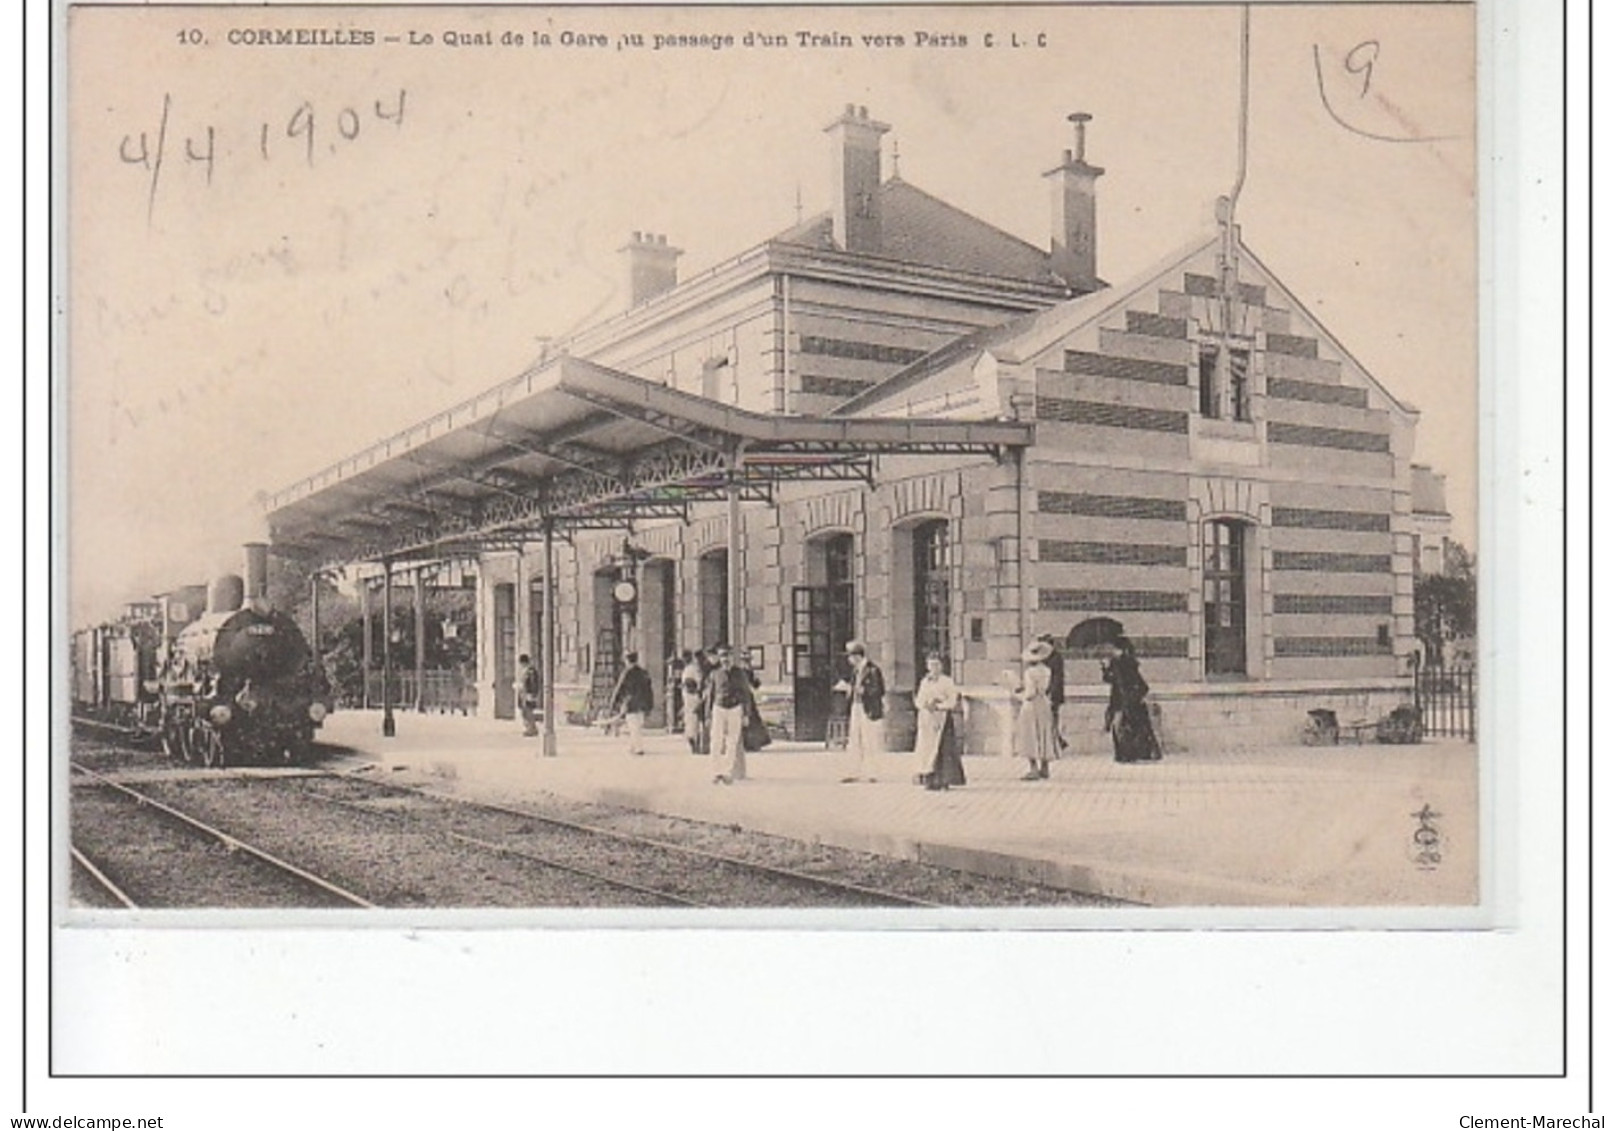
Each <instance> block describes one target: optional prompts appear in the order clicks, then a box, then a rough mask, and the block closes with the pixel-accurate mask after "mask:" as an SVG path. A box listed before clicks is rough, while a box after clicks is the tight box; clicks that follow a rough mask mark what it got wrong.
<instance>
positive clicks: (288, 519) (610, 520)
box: [267, 357, 1033, 569]
mask: <svg viewBox="0 0 1615 1131" xmlns="http://www.w3.org/2000/svg"><path fill="white" fill-rule="evenodd" d="M1032 428H1033V426H1032V425H1031V424H1030V423H1019V422H1006V421H971V420H924V419H909V418H857V417H853V418H822V417H792V416H771V415H765V414H763V413H756V412H750V411H747V410H745V409H740V408H736V407H734V406H732V405H723V404H718V403H715V402H713V401H711V400H709V399H707V398H705V397H698V396H695V395H693V394H690V393H683V392H680V391H678V390H676V389H671V388H668V387H666V386H663V385H657V384H653V383H651V382H649V381H645V380H643V379H641V378H638V377H634V376H632V375H630V374H627V373H621V372H618V371H616V370H612V369H608V368H605V367H604V366H600V365H595V364H593V363H590V362H586V361H581V360H579V359H576V358H569V357H566V358H558V359H555V360H554V361H552V362H550V363H549V364H547V365H546V366H544V367H543V368H541V369H538V370H535V371H532V372H530V373H525V374H523V375H522V376H520V377H518V378H516V379H515V380H513V381H509V382H506V383H505V384H503V385H500V386H498V387H497V388H495V389H492V390H490V391H489V392H487V393H485V394H483V395H482V396H480V397H478V398H476V399H474V400H472V401H468V402H466V403H465V404H462V405H458V406H456V407H455V408H453V409H451V410H449V411H448V412H445V413H441V414H439V415H438V416H435V417H433V418H431V419H430V420H427V421H425V422H423V423H422V424H420V425H417V426H416V427H414V428H412V429H410V430H409V431H407V432H404V433H402V434H400V435H398V436H395V437H393V438H391V439H389V440H387V441H384V442H383V443H381V444H377V445H375V446H374V447H372V448H370V449H368V450H366V451H364V452H361V453H359V454H358V455H356V456H353V457H351V458H350V459H347V460H344V461H343V462H342V463H340V464H337V465H336V466H334V467H331V468H328V469H326V470H325V471H323V472H320V473H319V474H318V475H314V476H311V477H310V478H308V479H306V480H304V481H302V482H301V483H297V484H295V485H293V486H291V487H288V488H287V489H285V490H283V491H280V492H278V493H276V494H275V495H273V496H271V497H270V499H269V501H268V503H267V510H268V512H269V524H270V530H271V537H272V539H273V542H274V544H275V547H276V550H277V552H279V553H281V554H284V555H287V556H291V557H296V558H300V559H303V560H305V561H307V562H308V563H309V564H310V565H311V566H314V567H317V568H326V569H330V568H336V567H339V566H342V565H346V564H350V563H355V562H367V561H381V560H392V561H397V562H410V561H425V560H431V559H436V558H440V557H444V556H449V555H465V554H475V553H477V552H478V551H480V550H484V549H494V548H500V549H503V548H508V547H510V546H513V545H516V544H519V543H520V542H521V541H522V540H523V538H524V537H525V536H534V537H536V536H537V535H538V534H539V533H541V532H542V530H543V529H544V528H545V527H546V526H548V527H549V528H550V529H551V530H552V531H554V532H555V533H558V534H563V535H564V534H567V533H570V532H572V531H577V530H599V529H613V528H618V529H620V528H625V527H632V526H633V525H634V524H636V523H642V522H648V521H656V520H666V519H677V520H681V521H687V520H688V519H689V517H690V508H691V507H692V506H693V505H694V504H697V503H711V502H722V501H724V500H726V499H727V498H728V497H729V493H730V491H731V490H734V491H735V492H737V493H738V495H739V497H740V499H741V501H744V502H751V501H755V502H765V503H768V502H772V501H773V500H774V494H775V488H776V487H777V486H778V485H779V484H781V483H787V482H804V481H805V482H835V481H847V482H863V483H867V484H873V482H874V474H875V460H876V458H877V457H879V456H881V455H903V454H906V455H915V454H921V455H927V454H928V455H981V454H987V455H992V456H1002V455H1003V454H1004V453H1005V452H1006V451H1008V450H1010V449H1014V448H1022V447H1025V446H1027V445H1029V444H1030V443H1031V442H1032Z"/></svg>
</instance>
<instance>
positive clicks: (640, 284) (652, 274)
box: [617, 232, 684, 307]
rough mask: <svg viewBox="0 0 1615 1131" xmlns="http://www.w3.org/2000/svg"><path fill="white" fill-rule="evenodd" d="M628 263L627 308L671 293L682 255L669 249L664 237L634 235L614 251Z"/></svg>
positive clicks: (676, 279) (646, 234)
mask: <svg viewBox="0 0 1615 1131" xmlns="http://www.w3.org/2000/svg"><path fill="white" fill-rule="evenodd" d="M617 250H618V251H619V252H621V253H622V254H623V255H625V256H627V259H628V305H629V306H630V307H635V306H638V305H639V304H640V303H642V302H649V301H650V300H651V299H653V298H655V297H656V296H657V295H659V294H664V293H665V292H667V291H670V290H672V289H673V287H674V286H675V285H676V284H677V283H678V281H679V273H678V260H679V256H681V255H683V254H684V252H683V251H682V250H681V249H679V248H676V247H669V246H668V243H667V237H666V236H658V235H652V234H651V233H650V232H635V233H634V234H633V235H631V236H629V237H628V242H627V243H625V244H623V246H622V247H620V248H618V249H617Z"/></svg>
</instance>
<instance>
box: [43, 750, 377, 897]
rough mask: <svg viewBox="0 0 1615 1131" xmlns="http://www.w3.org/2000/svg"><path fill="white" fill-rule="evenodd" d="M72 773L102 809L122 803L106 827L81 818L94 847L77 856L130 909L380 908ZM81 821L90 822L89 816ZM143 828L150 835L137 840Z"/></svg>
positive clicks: (88, 775)
mask: <svg viewBox="0 0 1615 1131" xmlns="http://www.w3.org/2000/svg"><path fill="white" fill-rule="evenodd" d="M70 765H71V768H72V772H73V773H74V774H77V775H78V776H79V778H80V779H81V780H83V781H87V782H91V783H93V788H94V789H96V790H98V791H99V792H100V793H101V795H102V796H101V797H100V798H98V801H101V802H107V801H110V800H112V799H114V798H115V799H117V800H116V801H114V802H113V803H112V804H102V805H101V806H100V810H101V811H100V813H99V814H98V815H99V816H100V817H102V818H104V819H102V820H94V821H86V820H84V819H82V815H81V816H79V819H78V820H77V821H76V824H77V825H79V826H80V828H81V829H83V830H84V833H83V835H84V837H85V839H86V840H91V839H93V841H94V843H88V844H87V843H84V842H82V841H77V840H76V841H75V843H74V844H73V845H72V848H71V854H72V857H73V860H74V863H75V864H77V865H78V867H79V870H80V872H81V873H83V874H85V875H87V876H88V877H89V878H90V879H91V880H93V881H94V883H95V885H97V886H98V887H99V888H100V889H101V890H103V891H105V892H106V893H107V894H108V895H110V896H111V897H112V898H113V899H114V900H116V902H117V903H118V904H119V905H121V906H123V907H126V908H131V909H136V908H141V907H175V906H207V907H213V906H241V907H248V906H275V907H281V906H286V907H302V906H310V905H312V906H322V907H330V906H338V907H341V906H346V907H373V906H374V904H372V903H371V902H370V901H368V900H366V899H365V898H364V897H362V896H360V895H357V894H355V893H354V892H352V891H349V890H348V889H347V888H345V887H343V886H341V885H339V884H336V883H334V882H332V881H331V880H328V879H326V878H325V877H323V876H320V875H317V874H315V873H314V872H311V871H309V870H308V869H306V868H303V867H301V866H299V865H297V864H294V863H292V862H291V861H288V860H285V859H283V858H281V857H280V856H277V855H276V854H274V853H272V852H269V851H268V850H266V849H264V848H261V847H259V846H258V845H255V844H253V843H251V842H249V841H247V840H245V839H243V838H242V837H240V836H238V835H236V834H234V833H229V832H225V831H224V830H222V829H219V828H216V827H215V826H213V825H211V824H209V823H208V822H206V821H203V820H201V819H200V818H198V817H196V816H195V815H193V814H190V813H186V812H184V811H183V810H181V809H178V808H176V807H175V806H172V805H169V804H167V803H165V802H163V801H161V800H159V799H158V798H156V797H153V796H152V795H150V794H149V793H144V792H142V791H140V790H137V789H134V788H133V787H131V786H129V785H127V784H125V783H123V782H120V781H117V780H116V779H114V778H112V777H110V776H109V775H107V774H103V773H100V772H99V771H96V770H92V769H90V768H88V767H86V766H82V765H79V764H77V763H70ZM92 804H93V803H92ZM80 814H83V815H87V814H85V813H84V811H83V810H81V811H80ZM136 828H141V829H142V830H143V832H144V835H143V836H141V837H136V836H133V835H131V833H132V832H133V831H134V830H135V829H136ZM96 858H99V862H97V859H96ZM154 858H155V859H154ZM154 863H160V864H161V865H162V866H160V867H153V866H151V865H152V864H154ZM311 897H312V902H311ZM221 898H222V902H221Z"/></svg>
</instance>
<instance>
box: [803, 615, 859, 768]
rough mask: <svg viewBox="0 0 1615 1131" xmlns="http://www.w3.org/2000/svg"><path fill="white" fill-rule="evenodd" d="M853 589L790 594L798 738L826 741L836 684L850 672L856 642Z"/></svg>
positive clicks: (806, 740) (807, 740) (810, 740)
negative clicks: (848, 653) (849, 652)
mask: <svg viewBox="0 0 1615 1131" xmlns="http://www.w3.org/2000/svg"><path fill="white" fill-rule="evenodd" d="M852 631H853V630H852V586H851V585H848V584H841V585H798V586H796V587H795V588H793V589H792V590H791V658H792V665H793V672H794V676H793V687H792V691H793V693H794V696H795V708H796V710H795V715H796V737H797V738H798V739H799V740H801V741H805V742H822V741H823V740H824V736H825V728H826V724H827V723H828V722H829V719H830V713H831V710H832V708H833V706H834V698H835V693H834V691H833V690H832V689H833V688H834V687H835V684H836V681H837V680H838V679H840V678H842V677H843V676H844V675H845V674H846V658H845V655H844V649H845V648H846V646H847V641H849V640H851V639H852Z"/></svg>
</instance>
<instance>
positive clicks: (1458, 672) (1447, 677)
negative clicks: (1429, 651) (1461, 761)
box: [1413, 668, 1475, 742]
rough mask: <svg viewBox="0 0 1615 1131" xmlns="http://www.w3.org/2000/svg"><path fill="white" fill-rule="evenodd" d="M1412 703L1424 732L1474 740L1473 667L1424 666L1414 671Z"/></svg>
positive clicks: (1466, 740) (1468, 740)
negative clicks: (1416, 709) (1417, 712)
mask: <svg viewBox="0 0 1615 1131" xmlns="http://www.w3.org/2000/svg"><path fill="white" fill-rule="evenodd" d="M1413 702H1414V705H1415V706H1416V707H1417V708H1418V709H1419V719H1420V721H1421V722H1423V724H1424V733H1425V734H1426V735H1436V736H1442V737H1446V738H1461V739H1463V740H1464V741H1465V742H1474V741H1475V671H1474V669H1473V668H1464V669H1456V668H1425V669H1422V670H1420V671H1418V672H1416V673H1414V676H1413Z"/></svg>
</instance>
